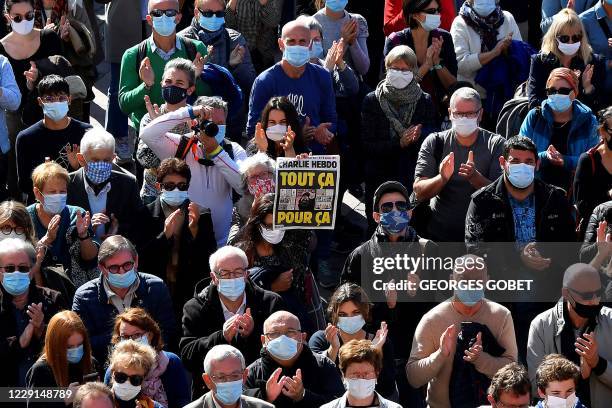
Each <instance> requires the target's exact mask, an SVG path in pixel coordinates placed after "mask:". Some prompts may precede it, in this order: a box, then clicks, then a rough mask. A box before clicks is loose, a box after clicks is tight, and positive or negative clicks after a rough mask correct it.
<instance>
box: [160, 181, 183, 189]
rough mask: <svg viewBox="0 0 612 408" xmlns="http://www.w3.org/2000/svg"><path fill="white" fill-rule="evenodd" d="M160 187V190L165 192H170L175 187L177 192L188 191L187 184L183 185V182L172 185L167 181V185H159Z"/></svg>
mask: <svg viewBox="0 0 612 408" xmlns="http://www.w3.org/2000/svg"><path fill="white" fill-rule="evenodd" d="M161 185H162V188H163V189H164V190H166V191H172V190H174V189H175V188H177V187H178V189H179V191H187V190H188V189H189V184H188V183H184V182H180V183H173V182H171V181H168V182H167V183H161Z"/></svg>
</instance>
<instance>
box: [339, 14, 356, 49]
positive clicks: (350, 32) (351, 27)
mask: <svg viewBox="0 0 612 408" xmlns="http://www.w3.org/2000/svg"><path fill="white" fill-rule="evenodd" d="M358 29H359V26H358V24H357V20H356V19H354V18H349V20H348V21H347V22H346V23H344V24H343V25H342V28H341V29H340V37H342V39H343V40H344V42H345V43H347V44H348V45H353V44H354V43H355V40H356V39H357V31H358Z"/></svg>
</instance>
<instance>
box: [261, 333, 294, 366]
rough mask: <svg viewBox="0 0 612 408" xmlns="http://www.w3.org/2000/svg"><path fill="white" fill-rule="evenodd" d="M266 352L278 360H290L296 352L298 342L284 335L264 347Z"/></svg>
mask: <svg viewBox="0 0 612 408" xmlns="http://www.w3.org/2000/svg"><path fill="white" fill-rule="evenodd" d="M266 350H268V352H269V353H270V354H272V355H273V356H274V357H276V358H277V359H279V360H291V359H292V358H293V357H295V355H296V354H297V352H298V342H297V340H294V339H292V338H290V337H287V336H285V335H284V334H283V335H282V336H280V337H278V338H276V339H274V340H270V341H269V342H268V344H267V345H266Z"/></svg>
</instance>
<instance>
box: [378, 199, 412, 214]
mask: <svg viewBox="0 0 612 408" xmlns="http://www.w3.org/2000/svg"><path fill="white" fill-rule="evenodd" d="M394 206H395V208H397V210H398V211H408V203H407V202H406V201H395V202H393V201H389V202H386V203H381V204H380V212H382V213H383V214H384V213H389V212H391V211H393V207H394Z"/></svg>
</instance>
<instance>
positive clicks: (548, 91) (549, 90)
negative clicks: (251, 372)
mask: <svg viewBox="0 0 612 408" xmlns="http://www.w3.org/2000/svg"><path fill="white" fill-rule="evenodd" d="M572 91H573V89H572V88H565V87H562V88H559V89H557V88H546V94H547V95H557V94H558V95H569V94H571V93H572Z"/></svg>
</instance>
